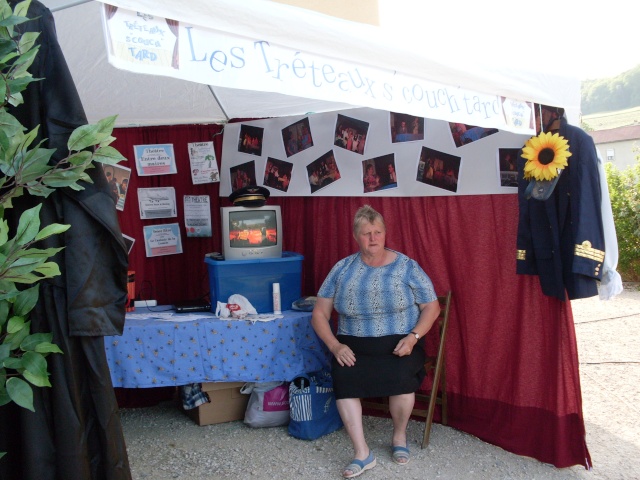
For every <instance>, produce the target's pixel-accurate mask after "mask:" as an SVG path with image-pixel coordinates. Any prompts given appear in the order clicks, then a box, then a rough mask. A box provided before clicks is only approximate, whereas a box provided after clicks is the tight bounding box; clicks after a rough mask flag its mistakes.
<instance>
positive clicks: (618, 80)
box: [581, 65, 640, 115]
mask: <svg viewBox="0 0 640 480" xmlns="http://www.w3.org/2000/svg"><path fill="white" fill-rule="evenodd" d="M581 96H582V100H581V109H582V113H583V115H589V114H592V113H601V112H614V111H617V110H625V109H627V108H633V107H639V106H640V65H638V66H636V67H635V68H632V69H631V70H627V71H626V72H623V73H621V74H620V75H617V76H615V77H611V78H601V79H596V80H585V81H584V82H582V87H581Z"/></svg>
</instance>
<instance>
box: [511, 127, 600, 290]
mask: <svg viewBox="0 0 640 480" xmlns="http://www.w3.org/2000/svg"><path fill="white" fill-rule="evenodd" d="M559 134H560V135H561V136H563V137H564V138H566V139H567V140H568V142H569V151H570V152H571V154H572V155H571V156H570V157H569V158H568V159H567V162H568V164H569V166H568V167H565V169H564V171H563V172H562V174H561V175H560V179H559V180H558V183H557V185H556V187H555V190H554V191H553V193H552V194H551V196H550V197H549V198H548V199H547V200H545V201H541V200H536V199H534V198H531V199H529V200H527V199H525V197H524V190H525V189H526V187H527V185H528V184H529V180H525V179H524V178H523V172H524V165H525V163H526V159H525V158H522V156H520V158H519V159H518V200H519V208H520V215H519V222H518V240H517V248H518V252H517V262H516V263H517V267H516V272H517V273H519V274H529V275H538V276H539V277H540V285H541V287H542V292H543V293H544V294H545V295H549V296H553V297H557V298H559V299H560V300H565V299H566V295H568V297H569V299H570V300H573V299H577V298H586V297H592V296H594V295H597V294H598V290H597V284H596V280H600V279H601V278H602V263H603V260H604V252H605V248H604V229H603V226H602V214H601V208H600V203H601V190H600V177H599V173H598V158H597V153H596V148H595V145H594V143H593V140H592V138H591V137H590V136H589V135H588V134H587V133H586V132H584V131H583V130H581V129H580V128H577V127H574V126H572V125H568V124H567V121H566V119H564V118H562V119H561V124H560V131H559ZM565 291H566V294H565Z"/></svg>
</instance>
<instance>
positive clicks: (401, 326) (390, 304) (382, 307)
mask: <svg viewBox="0 0 640 480" xmlns="http://www.w3.org/2000/svg"><path fill="white" fill-rule="evenodd" d="M395 253H396V254H397V255H398V256H397V257H396V259H395V260H394V261H393V262H391V263H390V264H388V265H383V266H381V267H370V266H369V265H367V264H366V263H364V262H363V261H362V259H361V257H360V253H355V254H353V255H350V256H348V257H346V258H343V259H342V260H340V261H339V262H338V263H336V264H335V265H334V267H333V268H332V269H331V271H330V272H329V275H327V278H325V280H324V282H323V283H322V286H321V287H320V290H319V291H318V296H319V297H323V298H333V306H334V308H335V309H336V311H337V312H338V314H339V321H338V335H354V336H358V337H381V336H384V335H395V334H407V333H409V332H410V331H411V330H412V329H413V328H414V327H415V326H416V323H417V322H418V317H419V316H420V307H419V306H418V305H419V304H421V303H429V302H432V301H434V300H436V298H437V296H436V293H435V290H434V288H433V283H431V279H430V278H429V277H428V276H427V274H426V273H425V272H424V270H422V268H421V267H420V265H418V262H416V261H415V260H412V259H410V258H409V257H407V256H406V255H404V254H402V253H399V252H395Z"/></svg>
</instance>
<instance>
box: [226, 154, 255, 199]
mask: <svg viewBox="0 0 640 480" xmlns="http://www.w3.org/2000/svg"><path fill="white" fill-rule="evenodd" d="M229 178H231V191H232V192H235V191H236V190H239V189H241V188H244V187H248V186H249V185H256V186H257V185H258V184H257V183H256V162H254V161H253V160H251V161H250V162H246V163H242V164H240V165H236V166H235V167H230V168H229Z"/></svg>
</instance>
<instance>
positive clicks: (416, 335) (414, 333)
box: [409, 330, 420, 340]
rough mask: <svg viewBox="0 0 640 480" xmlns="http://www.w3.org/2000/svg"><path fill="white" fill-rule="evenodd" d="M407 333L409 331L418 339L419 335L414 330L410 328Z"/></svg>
mask: <svg viewBox="0 0 640 480" xmlns="http://www.w3.org/2000/svg"><path fill="white" fill-rule="evenodd" d="M409 333H411V334H412V335H413V336H414V337H416V340H420V335H418V334H417V333H416V332H414V331H413V330H412V331H411V332H409Z"/></svg>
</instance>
